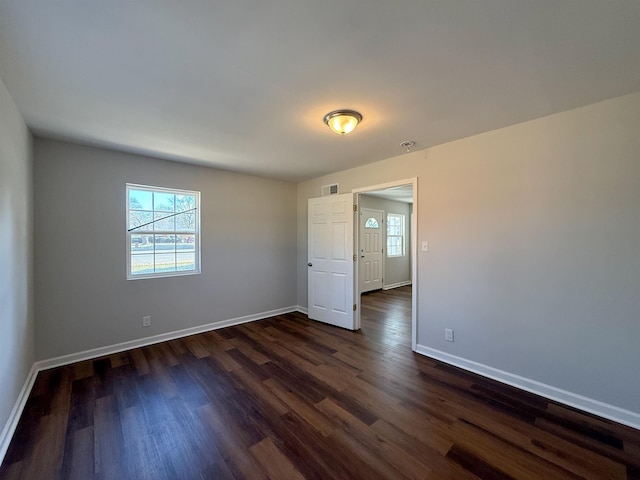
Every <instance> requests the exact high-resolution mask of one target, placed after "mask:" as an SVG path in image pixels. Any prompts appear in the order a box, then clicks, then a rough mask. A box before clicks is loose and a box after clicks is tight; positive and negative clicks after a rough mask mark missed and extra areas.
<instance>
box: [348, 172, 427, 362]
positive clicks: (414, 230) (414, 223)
mask: <svg viewBox="0 0 640 480" xmlns="http://www.w3.org/2000/svg"><path fill="white" fill-rule="evenodd" d="M402 185H411V187H412V190H413V213H412V215H411V283H412V285H413V286H412V293H411V350H413V351H414V352H415V351H416V349H417V345H418V291H419V289H418V177H412V178H407V179H404V180H396V181H393V182H387V183H383V184H380V185H372V186H369V187H362V188H354V189H353V190H352V192H353V193H355V194H356V195H355V198H354V201H355V203H356V205H357V206H358V211H359V210H360V195H359V194H360V193H366V192H372V191H374V190H384V189H386V188H393V187H401V186H402ZM354 230H355V231H354V238H355V244H356V245H360V235H359V230H360V228H354ZM359 258H360V256H359V255H358V265H357V266H356V268H355V284H356V285H357V286H359V285H360V277H359V271H360V263H359ZM355 301H356V315H355V325H356V329H360V295H359V294H358V295H356V298H355Z"/></svg>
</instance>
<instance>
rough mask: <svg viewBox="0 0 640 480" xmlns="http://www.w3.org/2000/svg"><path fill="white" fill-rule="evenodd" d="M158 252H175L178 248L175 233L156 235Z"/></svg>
mask: <svg viewBox="0 0 640 480" xmlns="http://www.w3.org/2000/svg"><path fill="white" fill-rule="evenodd" d="M155 244H156V245H155V246H156V250H155V251H156V253H161V252H173V251H175V249H176V236H175V235H155Z"/></svg>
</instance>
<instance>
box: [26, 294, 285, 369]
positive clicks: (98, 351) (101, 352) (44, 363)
mask: <svg viewBox="0 0 640 480" xmlns="http://www.w3.org/2000/svg"><path fill="white" fill-rule="evenodd" d="M296 310H297V307H286V308H279V309H277V310H270V311H268V312H261V313H256V314H253V315H247V316H244V317H237V318H231V319H228V320H221V321H219V322H214V323H208V324H206V325H198V326H197V327H191V328H184V329H182V330H175V331H173V332H168V333H161V334H159V335H153V336H151V337H145V338H140V339H137V340H130V341H127V342H122V343H116V344H114V345H108V346H105V347H99V348H92V349H91V350H85V351H83V352H78V353H71V354H69V355H62V356H60V357H55V358H50V359H47V360H40V361H37V362H36V363H35V367H36V369H37V370H38V371H41V370H48V369H50V368H55V367H60V366H63V365H68V364H70V363H75V362H81V361H83V360H90V359H92V358H98V357H103V356H105V355H111V354H114V353H119V352H124V351H125V350H131V349H133V348H139V347H146V346H147V345H153V344H154V343H160V342H166V341H168V340H175V339H176V338H182V337H188V336H189V335H195V334H197V333H203V332H210V331H211V330H217V329H219V328H224V327H231V326H233V325H240V324H243V323H249V322H255V321H256V320H262V319H264V318H269V317H275V316H277V315H283V314H285V313H291V312H295V311H296Z"/></svg>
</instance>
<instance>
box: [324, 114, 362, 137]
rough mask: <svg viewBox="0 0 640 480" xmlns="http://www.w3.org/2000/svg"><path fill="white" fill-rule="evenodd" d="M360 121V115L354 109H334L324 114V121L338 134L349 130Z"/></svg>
mask: <svg viewBox="0 0 640 480" xmlns="http://www.w3.org/2000/svg"><path fill="white" fill-rule="evenodd" d="M361 121H362V115H360V114H359V113H358V112H356V111H355V110H334V111H333V112H329V113H327V114H326V115H325V116H324V123H326V124H327V125H328V126H329V128H330V129H331V130H333V131H334V132H335V133H337V134H338V135H344V134H346V133H349V132H351V131H352V130H353V129H354V128H356V125H358V123H360V122H361Z"/></svg>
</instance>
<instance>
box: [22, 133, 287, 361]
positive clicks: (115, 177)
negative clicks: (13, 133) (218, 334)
mask: <svg viewBox="0 0 640 480" xmlns="http://www.w3.org/2000/svg"><path fill="white" fill-rule="evenodd" d="M34 159H35V160H34V161H35V164H34V165H35V166H34V179H35V186H34V188H35V232H36V238H35V278H36V286H35V288H36V289H35V297H36V298H35V302H36V314H37V319H36V321H37V334H36V347H37V348H36V351H37V356H38V358H39V359H46V358H51V357H55V356H60V355H64V354H69V353H76V352H80V351H84V350H87V349H91V348H96V347H101V346H108V345H112V344H115V343H119V342H123V341H128V340H135V339H139V338H142V337H147V336H151V335H155V334H160V333H166V332H171V331H175V330H179V329H184V328H189V327H193V326H198V325H203V324H208V323H212V322H218V321H223V320H227V319H232V318H237V317H241V316H245V315H252V314H257V313H261V312H266V311H270V310H274V309H280V308H286V307H291V306H295V304H296V278H295V252H296V240H295V235H296V223H295V222H296V220H295V215H296V213H295V212H296V210H295V209H296V206H295V202H296V186H295V185H294V184H291V183H287V182H281V181H276V180H269V179H264V178H259V177H253V176H248V175H242V174H237V173H230V172H225V171H220V170H215V169H210V168H203V167H196V166H191V165H184V164H179V163H175V162H167V161H162V160H158V159H153V158H149V157H143V156H137V155H130V154H124V153H118V152H115V151H111V150H105V149H99V148H91V147H85V146H79V145H74V144H70V143H63V142H58V141H53V140H45V139H41V138H36V140H35V147H34ZM127 182H132V183H140V184H147V185H154V186H165V187H174V188H180V189H188V190H198V191H200V192H202V196H201V222H202V229H201V231H202V258H201V259H202V274H200V275H191V276H180V277H170V278H159V279H145V280H129V281H127V280H126V271H125V270H126V258H125V251H126V250H125V245H126V243H125V240H126V236H125V229H126V223H125V207H126V204H125V183H127ZM143 315H151V321H152V325H151V327H149V328H142V326H141V323H142V322H141V320H142V316H143Z"/></svg>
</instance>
